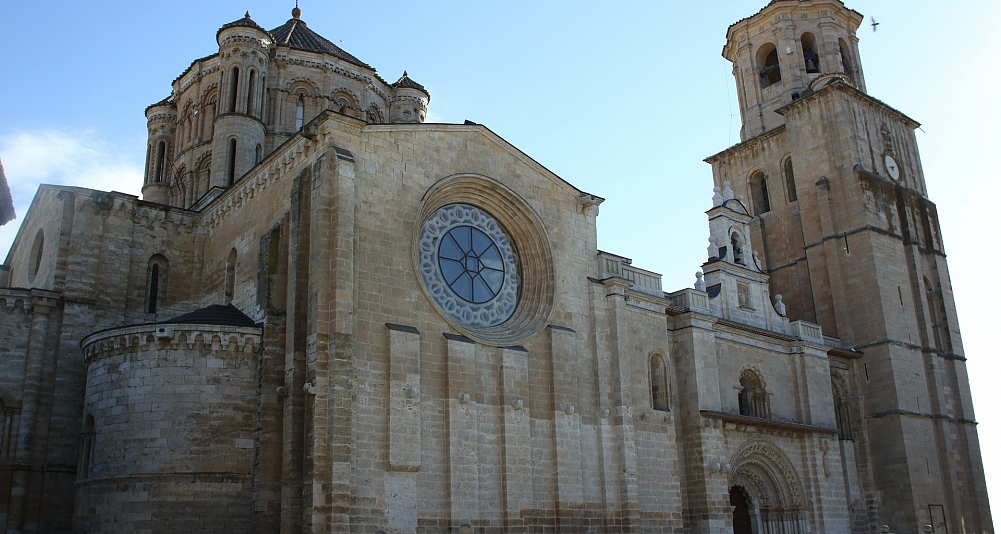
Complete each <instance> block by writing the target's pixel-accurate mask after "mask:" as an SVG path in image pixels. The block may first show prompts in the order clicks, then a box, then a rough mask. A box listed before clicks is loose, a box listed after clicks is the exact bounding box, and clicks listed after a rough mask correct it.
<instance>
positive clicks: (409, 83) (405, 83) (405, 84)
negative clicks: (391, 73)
mask: <svg viewBox="0 0 1001 534" xmlns="http://www.w3.org/2000/svg"><path fill="white" fill-rule="evenodd" d="M391 87H396V88H401V87H402V88H406V89H417V90H418V91H420V92H422V93H424V94H426V95H428V97H430V96H431V94H430V93H428V91H427V89H425V88H424V86H423V85H421V84H419V83H417V82H415V81H413V80H412V79H410V76H407V71H403V76H400V79H399V80H396V81H395V82H393V84H392V85H391Z"/></svg>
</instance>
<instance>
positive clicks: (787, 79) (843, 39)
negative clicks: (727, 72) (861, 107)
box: [723, 0, 865, 140]
mask: <svg viewBox="0 0 1001 534" xmlns="http://www.w3.org/2000/svg"><path fill="white" fill-rule="evenodd" d="M861 22H862V15H861V14H859V13H858V12H856V11H853V10H851V9H848V8H847V7H845V6H844V4H842V3H841V2H840V1H839V0H774V1H772V2H771V3H769V4H768V5H767V6H766V7H765V8H764V9H762V10H761V11H759V12H758V13H757V14H755V15H754V16H752V17H748V18H746V19H743V20H741V21H738V22H736V23H734V24H733V25H731V26H730V28H729V29H728V30H727V33H726V38H727V41H726V46H724V47H723V57H725V58H726V59H727V60H729V61H730V62H731V63H733V75H734V77H735V78H736V79H737V88H738V90H737V97H738V99H739V100H740V108H741V118H742V120H743V128H742V130H741V139H744V140H746V139H749V138H751V137H754V136H756V135H759V134H762V133H764V132H766V131H768V130H771V129H773V128H776V127H778V126H780V125H781V124H783V119H782V116H781V115H779V114H778V113H775V110H777V109H779V108H781V107H782V106H785V105H787V104H789V103H790V102H792V101H793V100H795V99H797V98H799V97H800V96H801V95H802V94H803V93H805V92H806V91H809V90H810V85H811V82H813V81H814V80H816V79H817V78H818V77H820V76H823V75H827V74H832V73H838V74H843V75H847V79H848V80H849V83H850V84H851V85H853V86H854V87H856V88H858V89H860V90H862V91H865V81H864V79H863V77H862V66H861V64H860V63H859V61H858V57H859V56H858V38H857V37H856V36H855V32H856V30H857V29H858V27H859V25H860V24H861Z"/></svg>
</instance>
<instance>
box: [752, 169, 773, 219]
mask: <svg viewBox="0 0 1001 534" xmlns="http://www.w3.org/2000/svg"><path fill="white" fill-rule="evenodd" d="M751 200H752V201H753V202H754V214H755V215H761V214H762V213H768V211H770V210H771V209H772V208H771V204H769V202H768V181H767V179H766V178H765V173H763V172H760V171H759V172H756V173H754V175H752V176H751Z"/></svg>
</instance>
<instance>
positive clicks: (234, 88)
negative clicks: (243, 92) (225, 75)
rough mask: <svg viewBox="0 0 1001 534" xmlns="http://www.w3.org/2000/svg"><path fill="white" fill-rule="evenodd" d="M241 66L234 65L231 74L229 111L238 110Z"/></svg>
mask: <svg viewBox="0 0 1001 534" xmlns="http://www.w3.org/2000/svg"><path fill="white" fill-rule="evenodd" d="M239 84H240V68H239V67H233V70H232V72H231V73H230V75H229V108H228V109H229V112H230V113H233V112H235V111H236V96H237V94H238V93H239V91H240V85H239Z"/></svg>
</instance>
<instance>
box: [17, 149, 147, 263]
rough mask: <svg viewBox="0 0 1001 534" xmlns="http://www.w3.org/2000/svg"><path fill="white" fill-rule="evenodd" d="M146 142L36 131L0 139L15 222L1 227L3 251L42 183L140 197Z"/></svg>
mask: <svg viewBox="0 0 1001 534" xmlns="http://www.w3.org/2000/svg"><path fill="white" fill-rule="evenodd" d="M142 150H143V144H142V142H139V143H136V144H135V145H134V146H133V145H128V146H120V145H116V144H113V143H110V142H108V141H105V140H102V139H99V138H95V137H94V136H93V134H92V133H91V132H65V131H55V130H46V131H34V132H14V133H11V134H8V135H0V160H3V166H4V171H5V174H6V175H7V183H8V184H10V188H11V194H12V195H13V197H14V206H15V208H14V209H15V211H16V212H17V219H15V220H13V221H11V222H9V223H7V225H5V226H3V227H0V251H3V252H4V257H6V251H7V250H9V249H10V245H11V243H12V242H13V241H14V236H15V235H17V229H18V228H19V227H20V225H21V221H22V220H23V219H24V215H25V213H26V212H27V211H28V206H29V205H31V200H32V198H34V196H35V191H37V190H38V186H39V185H40V184H56V185H74V186H81V187H89V188H91V189H98V190H102V191H121V192H123V193H130V194H133V195H138V194H140V190H141V188H142V177H143V158H144V157H145V154H143V153H142Z"/></svg>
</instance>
